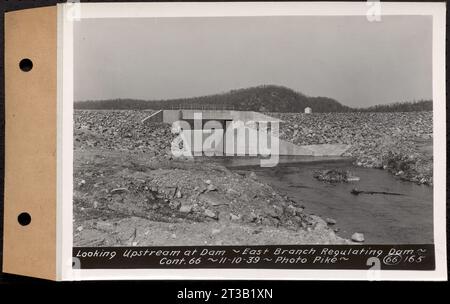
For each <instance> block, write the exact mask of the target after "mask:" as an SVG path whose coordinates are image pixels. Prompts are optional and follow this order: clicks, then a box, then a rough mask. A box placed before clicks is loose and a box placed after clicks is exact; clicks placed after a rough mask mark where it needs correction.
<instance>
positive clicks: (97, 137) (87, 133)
mask: <svg viewBox="0 0 450 304" xmlns="http://www.w3.org/2000/svg"><path fill="white" fill-rule="evenodd" d="M151 114H152V111H90V110H76V111H75V113H74V145H75V149H80V150H89V149H102V150H114V151H118V150H119V151H120V150H123V151H130V152H143V153H146V155H147V156H150V157H151V156H161V155H168V154H169V152H170V146H171V142H172V140H173V138H174V135H173V134H172V133H171V129H170V125H168V124H165V123H151V124H145V125H144V124H143V123H142V122H141V120H142V119H144V118H145V117H147V116H149V115H151Z"/></svg>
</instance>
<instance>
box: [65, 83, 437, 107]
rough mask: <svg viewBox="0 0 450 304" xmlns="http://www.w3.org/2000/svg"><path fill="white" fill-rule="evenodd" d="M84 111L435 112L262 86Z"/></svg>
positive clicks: (106, 103)
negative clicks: (342, 100) (359, 104)
mask: <svg viewBox="0 0 450 304" xmlns="http://www.w3.org/2000/svg"><path fill="white" fill-rule="evenodd" d="M74 107H75V109H82V110H94V109H95V110H144V109H151V110H159V109H179V108H184V109H212V110H213V109H229V110H241V111H259V112H281V113H283V112H290V113H303V111H304V109H305V108H306V107H311V108H312V109H313V112H315V113H329V112H417V111H432V109H433V102H432V101H431V100H421V101H415V102H398V103H393V104H388V105H377V106H372V107H368V108H351V107H348V106H345V105H343V104H341V103H339V102H338V101H336V100H334V99H332V98H328V97H310V96H306V95H304V94H302V93H299V92H295V91H294V90H291V89H289V88H286V87H282V86H275V85H263V86H257V87H251V88H246V89H238V90H231V91H229V92H226V93H222V94H215V95H207V96H200V97H192V98H179V99H168V100H137V99H109V100H92V101H91V100H88V101H76V102H75V105H74Z"/></svg>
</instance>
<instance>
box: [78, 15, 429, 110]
mask: <svg viewBox="0 0 450 304" xmlns="http://www.w3.org/2000/svg"><path fill="white" fill-rule="evenodd" d="M431 22H432V19H431V17H429V16H389V17H388V16H383V17H382V21H381V22H368V21H367V19H366V18H365V17H364V16H361V17H358V16H356V17H341V16H340V17H329V16H324V17H317V16H313V17H304V16H298V17H223V18H222V17H221V18H141V19H131V18H123V19H116V18H111V19H84V20H82V21H78V22H75V30H74V45H75V49H74V56H75V58H74V59H75V62H74V73H75V75H74V76H75V83H74V86H75V96H74V98H75V100H96V99H110V98H136V99H147V100H149V99H169V98H178V97H192V96H200V95H207V94H215V93H220V92H226V91H228V90H231V89H238V88H246V87H250V86H256V85H262V84H276V85H282V86H286V87H289V88H292V89H294V90H296V91H299V92H302V93H304V94H306V95H310V96H327V97H331V98H335V99H336V100H338V101H340V102H341V103H343V104H345V105H349V106H361V107H364V106H370V105H375V104H382V103H390V102H396V101H403V100H413V99H422V98H427V99H428V98H429V99H431V97H432V65H431V60H432V23H431Z"/></svg>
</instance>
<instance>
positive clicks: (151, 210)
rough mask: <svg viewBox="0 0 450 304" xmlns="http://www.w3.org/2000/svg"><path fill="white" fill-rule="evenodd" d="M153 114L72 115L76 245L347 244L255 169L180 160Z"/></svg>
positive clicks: (169, 136)
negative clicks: (237, 169)
mask: <svg viewBox="0 0 450 304" xmlns="http://www.w3.org/2000/svg"><path fill="white" fill-rule="evenodd" d="M150 113H151V112H143V111H89V110H84V111H76V112H75V117H74V220H75V221H74V226H73V227H74V244H75V246H138V245H140V246H151V245H204V244H215V245H239V244H241V245H244V244H245V245H250V244H254V245H256V244H261V245H262V244H307V243H333V244H336V243H346V242H348V241H347V240H345V239H342V238H340V237H338V236H337V235H336V234H335V233H334V231H333V229H332V227H328V226H329V225H328V224H327V223H326V222H325V221H324V220H322V219H321V218H320V217H318V216H313V215H309V214H308V213H307V211H305V210H304V208H303V205H302V202H301V201H294V200H292V199H290V198H289V197H287V196H284V195H281V194H280V193H278V192H277V191H276V190H274V189H273V188H272V187H270V186H269V185H267V184H265V183H263V182H260V181H258V178H257V177H256V175H255V174H244V175H242V174H238V173H235V172H231V171H229V170H228V169H226V168H225V167H224V166H222V165H220V164H217V163H211V162H208V160H207V159H201V160H196V161H194V160H192V159H191V160H188V159H184V160H180V159H173V158H172V155H171V152H170V147H171V142H172V139H173V134H172V133H171V132H170V126H168V125H165V124H155V123H152V124H147V125H145V126H144V125H143V124H142V123H141V120H142V119H143V118H145V117H146V116H148V115H150Z"/></svg>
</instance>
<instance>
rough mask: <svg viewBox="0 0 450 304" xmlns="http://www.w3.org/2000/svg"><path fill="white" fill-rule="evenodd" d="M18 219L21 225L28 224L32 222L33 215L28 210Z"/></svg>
mask: <svg viewBox="0 0 450 304" xmlns="http://www.w3.org/2000/svg"><path fill="white" fill-rule="evenodd" d="M17 221H18V222H19V224H20V225H22V226H27V225H29V224H30V223H31V215H30V214H29V213H27V212H22V213H21V214H19V216H18V217H17Z"/></svg>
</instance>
